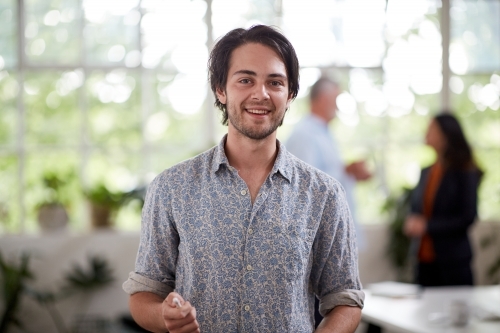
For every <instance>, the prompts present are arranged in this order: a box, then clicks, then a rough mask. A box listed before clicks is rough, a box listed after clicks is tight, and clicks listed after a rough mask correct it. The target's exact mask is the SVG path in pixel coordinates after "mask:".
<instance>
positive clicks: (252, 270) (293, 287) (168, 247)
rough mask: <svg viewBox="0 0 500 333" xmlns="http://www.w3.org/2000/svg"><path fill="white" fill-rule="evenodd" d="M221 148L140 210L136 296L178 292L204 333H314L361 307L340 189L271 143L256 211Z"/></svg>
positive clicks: (168, 179) (169, 174)
mask: <svg viewBox="0 0 500 333" xmlns="http://www.w3.org/2000/svg"><path fill="white" fill-rule="evenodd" d="M224 144H225V138H223V139H222V141H221V143H220V144H219V145H218V146H216V147H214V148H212V149H210V150H208V151H206V152H204V153H202V154H200V155H198V156H196V157H194V158H192V159H190V160H187V161H184V162H182V163H179V164H177V165H175V166H173V167H171V168H169V169H167V170H165V171H164V172H163V173H161V174H160V175H158V176H157V177H156V178H155V179H154V180H153V182H152V183H151V185H150V187H149V189H148V193H147V196H146V202H145V205H144V208H143V217H142V218H143V221H142V230H141V241H140V246H139V251H138V255H137V261H136V267H135V272H131V273H130V275H129V279H128V280H127V281H126V282H125V283H124V285H123V288H124V290H125V291H126V292H127V293H129V294H133V293H136V292H141V291H148V292H153V293H155V294H158V295H160V296H161V297H166V296H167V295H168V293H169V292H171V291H173V290H175V291H176V292H178V293H179V294H181V295H182V296H183V297H184V298H185V299H186V300H188V301H190V302H191V303H192V305H193V306H194V307H196V312H197V320H198V322H199V324H200V330H201V332H203V333H207V332H212V333H220V332H224V333H231V332H248V333H254V332H313V331H314V315H313V314H314V295H317V297H319V299H320V301H321V303H320V311H321V312H322V314H326V313H327V312H328V311H329V310H331V309H332V308H334V307H335V306H337V305H349V306H358V307H361V308H362V307H363V301H364V294H363V292H362V291H361V283H360V281H359V277H358V265H357V252H356V244H355V237H354V227H353V223H352V218H351V216H350V214H349V210H348V208H347V204H346V200H345V193H344V190H343V189H342V187H341V186H340V185H339V183H338V182H337V181H336V180H334V179H333V178H332V177H330V176H328V175H326V174H325V173H323V172H321V171H319V170H317V169H315V168H313V167H311V166H309V165H308V164H306V163H304V162H302V161H301V160H299V159H298V158H296V157H295V156H293V155H292V154H290V153H289V152H287V151H286V148H285V147H284V145H282V144H281V143H280V142H279V141H277V145H278V149H279V151H278V155H277V158H276V161H275V164H274V166H273V169H272V171H271V173H270V174H269V176H268V177H267V179H266V180H265V182H264V184H263V185H262V187H261V188H260V191H259V194H258V196H257V197H256V199H255V202H254V203H253V205H252V202H251V198H250V193H249V190H248V187H247V185H246V183H245V182H244V181H243V179H242V178H241V177H240V176H239V175H238V172H237V170H236V169H235V168H233V167H232V166H230V165H229V163H228V160H227V157H226V155H225V153H224Z"/></svg>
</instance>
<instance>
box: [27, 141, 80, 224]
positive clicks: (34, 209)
mask: <svg viewBox="0 0 500 333" xmlns="http://www.w3.org/2000/svg"><path fill="white" fill-rule="evenodd" d="M79 163H80V158H79V156H78V154H77V152H75V151H74V150H62V149H61V150H57V151H52V150H45V151H44V150H43V149H39V150H38V151H37V152H34V153H31V154H28V155H27V158H26V168H25V178H26V188H25V191H24V193H25V201H24V204H25V207H26V214H27V218H26V222H25V226H26V231H28V232H35V231H38V230H39V229H40V227H39V225H38V222H37V214H38V209H39V207H40V205H42V204H44V203H49V202H55V201H57V202H60V203H62V204H63V205H64V206H65V208H66V210H67V213H68V216H69V227H70V228H72V229H75V228H76V229H78V227H79V225H81V220H82V216H83V214H82V213H83V211H82V195H81V188H80V185H79V184H80V181H79V179H78V167H79ZM46 175H57V176H58V177H59V178H58V179H59V180H60V185H59V186H58V187H57V189H55V190H54V189H51V188H50V187H49V186H47V184H46V183H45V182H44V177H45V176H46Z"/></svg>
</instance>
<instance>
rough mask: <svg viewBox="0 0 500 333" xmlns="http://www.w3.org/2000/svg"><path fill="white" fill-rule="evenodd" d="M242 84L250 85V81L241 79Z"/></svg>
mask: <svg viewBox="0 0 500 333" xmlns="http://www.w3.org/2000/svg"><path fill="white" fill-rule="evenodd" d="M240 83H250V80H249V79H241V80H240Z"/></svg>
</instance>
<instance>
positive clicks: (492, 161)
mask: <svg viewBox="0 0 500 333" xmlns="http://www.w3.org/2000/svg"><path fill="white" fill-rule="evenodd" d="M499 74H500V73H498V74H493V75H464V76H455V77H452V78H451V82H450V83H451V88H452V91H453V92H454V94H452V106H453V109H454V110H455V111H456V113H457V115H458V116H459V118H460V121H461V124H462V126H463V127H464V130H465V133H466V135H467V139H468V140H469V142H470V144H471V145H472V147H473V149H474V153H475V157H476V159H477V162H478V164H479V166H480V168H481V169H482V170H483V171H484V172H485V173H484V177H483V180H482V182H481V187H480V188H479V217H480V218H481V219H482V220H495V219H498V216H500V187H499V184H500V168H499V165H500V149H499V147H500V112H499V109H500V97H499V95H500V75H499Z"/></svg>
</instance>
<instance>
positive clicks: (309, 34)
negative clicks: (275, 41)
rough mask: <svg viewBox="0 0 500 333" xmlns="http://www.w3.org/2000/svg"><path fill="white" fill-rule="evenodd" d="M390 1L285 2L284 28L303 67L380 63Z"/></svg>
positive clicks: (287, 0)
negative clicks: (387, 4) (387, 3)
mask: <svg viewBox="0 0 500 333" xmlns="http://www.w3.org/2000/svg"><path fill="white" fill-rule="evenodd" d="M385 6H386V1H383V0H345V1H342V0H339V1H322V0H313V1H307V2H306V1H293V0H284V1H283V28H284V30H285V32H286V34H287V36H288V37H289V38H290V40H291V42H292V44H293V45H294V47H295V49H296V51H297V55H298V58H299V61H300V63H301V66H327V65H333V64H336V65H350V66H366V67H373V66H380V64H381V61H382V57H383V55H384V51H385V44H384V39H383V28H384V19H385Z"/></svg>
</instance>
